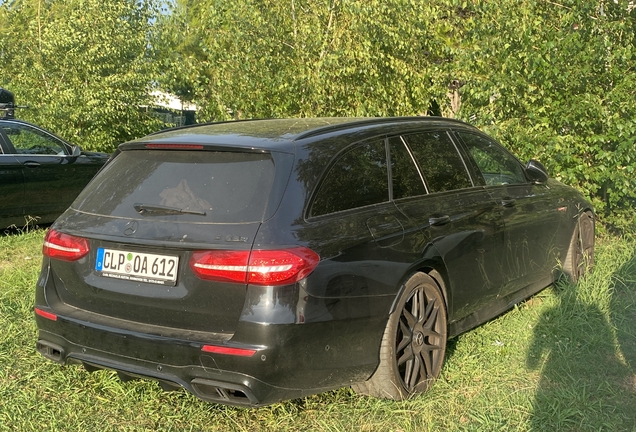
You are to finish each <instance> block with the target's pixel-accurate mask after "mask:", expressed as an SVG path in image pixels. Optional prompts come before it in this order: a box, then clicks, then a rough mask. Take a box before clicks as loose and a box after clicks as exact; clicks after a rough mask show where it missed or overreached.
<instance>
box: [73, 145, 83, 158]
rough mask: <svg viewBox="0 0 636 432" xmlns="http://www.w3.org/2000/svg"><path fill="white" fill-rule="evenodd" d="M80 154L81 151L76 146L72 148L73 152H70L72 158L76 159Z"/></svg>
mask: <svg viewBox="0 0 636 432" xmlns="http://www.w3.org/2000/svg"><path fill="white" fill-rule="evenodd" d="M81 154H82V149H81V148H80V146H78V145H74V146H73V151H72V152H71V156H72V157H78V156H79V155H81Z"/></svg>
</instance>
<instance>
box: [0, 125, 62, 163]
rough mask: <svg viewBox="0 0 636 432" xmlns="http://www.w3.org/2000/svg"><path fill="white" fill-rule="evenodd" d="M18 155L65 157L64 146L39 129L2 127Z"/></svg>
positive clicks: (13, 126) (24, 126) (19, 126)
mask: <svg viewBox="0 0 636 432" xmlns="http://www.w3.org/2000/svg"><path fill="white" fill-rule="evenodd" d="M2 130H3V131H4V133H5V134H6V135H7V136H8V137H9V140H10V141H11V144H13V147H14V148H15V152H16V153H18V154H31V155H65V154H66V151H65V149H64V145H63V144H62V143H61V142H59V141H58V140H56V139H55V138H53V137H51V136H49V135H47V134H45V133H44V132H41V131H39V130H37V129H34V128H31V127H28V126H26V125H21V124H8V125H2Z"/></svg>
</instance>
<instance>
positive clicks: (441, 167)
mask: <svg viewBox="0 0 636 432" xmlns="http://www.w3.org/2000/svg"><path fill="white" fill-rule="evenodd" d="M404 139H405V140H406V143H407V144H408V146H409V147H410V148H411V151H412V152H413V155H414V156H415V159H416V160H417V163H418V165H419V167H420V171H421V172H422V175H423V176H424V181H425V182H426V185H427V186H428V190H429V192H431V193H434V192H443V191H448V190H454V189H463V188H469V187H472V185H473V184H472V182H471V181H470V176H469V175H468V171H466V167H465V166H464V161H463V160H462V158H461V156H460V155H459V152H458V151H457V148H455V144H453V142H452V141H451V139H450V137H449V136H448V134H446V132H442V131H437V132H434V131H432V132H424V133H418V134H413V135H407V136H405V137H404Z"/></svg>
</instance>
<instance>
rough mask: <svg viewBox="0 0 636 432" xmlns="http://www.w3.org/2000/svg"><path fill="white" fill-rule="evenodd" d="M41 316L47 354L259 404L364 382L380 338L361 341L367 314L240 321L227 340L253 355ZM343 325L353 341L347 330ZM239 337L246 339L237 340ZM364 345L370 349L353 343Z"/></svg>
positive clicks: (214, 397) (41, 347) (230, 401)
mask: <svg viewBox="0 0 636 432" xmlns="http://www.w3.org/2000/svg"><path fill="white" fill-rule="evenodd" d="M36 321H37V323H38V327H39V337H38V342H37V348H38V351H39V352H40V353H41V354H42V355H43V356H44V357H46V358H48V359H49V360H52V361H55V362H58V363H60V364H73V363H81V364H83V365H84V366H85V367H86V368H87V370H89V371H91V370H95V369H111V370H115V371H117V372H118V373H119V376H120V378H122V380H124V381H126V380H127V379H129V378H131V377H133V378H149V379H153V380H157V381H159V382H160V383H161V384H162V387H163V388H164V389H172V388H177V387H182V388H185V389H186V390H188V391H189V392H191V393H193V394H194V395H195V396H197V397H199V398H200V399H203V400H205V401H209V402H217V403H223V404H227V405H236V406H252V407H256V406H263V405H267V404H271V403H274V402H278V401H280V400H283V399H293V398H299V397H304V396H307V395H310V394H314V393H320V392H323V391H327V390H330V389H334V388H338V387H342V386H346V385H350V384H352V383H355V382H360V381H363V380H365V379H367V378H368V377H369V376H370V375H371V373H372V372H373V370H374V369H375V367H376V365H377V363H375V360H374V359H375V358H377V357H376V356H375V355H374V351H377V343H373V344H370V343H369V342H370V341H361V340H360V339H359V337H358V336H359V335H360V333H359V332H358V331H356V329H359V330H360V331H362V330H364V333H367V334H368V325H369V322H368V320H365V321H364V323H363V322H360V323H353V322H351V321H347V322H331V323H316V324H309V325H293V324H292V325H271V324H270V325H259V324H254V323H241V325H240V326H239V327H240V329H239V332H237V333H235V335H234V338H233V339H232V340H230V341H227V342H226V343H224V344H223V345H226V346H232V347H239V348H249V349H255V350H256V352H255V354H254V355H252V356H249V357H241V356H233V355H225V354H212V353H208V352H203V351H202V350H201V348H202V346H203V345H205V344H206V343H205V342H201V341H194V340H181V339H176V338H166V337H160V336H156V335H149V334H144V333H137V332H133V331H129V330H125V331H124V330H121V329H117V328H114V327H106V326H103V325H95V324H92V323H90V322H88V321H80V320H77V319H73V318H69V317H64V316H61V315H57V320H55V321H52V320H50V319H46V318H43V317H41V316H38V315H36ZM338 324H339V325H340V326H342V328H338V327H339V325H338ZM345 328H347V329H348V330H349V332H348V335H349V336H353V337H354V338H355V339H357V342H356V343H352V340H351V339H349V337H343V336H346V335H347V332H346V331H343V330H344V329H345ZM240 335H243V337H241V336H240ZM237 337H238V338H239V339H241V340H244V341H245V342H236V339H237ZM253 341H258V343H259V345H255V344H253V343H250V342H253ZM361 342H362V344H360V343H361ZM365 342H366V343H365ZM216 344H217V345H218V341H217V342H216ZM363 345H366V350H368V351H367V352H360V351H361V350H360V349H356V348H355V347H356V346H357V347H362V346H363ZM374 345H376V346H374ZM352 348H353V351H352ZM356 351H358V352H357V354H356Z"/></svg>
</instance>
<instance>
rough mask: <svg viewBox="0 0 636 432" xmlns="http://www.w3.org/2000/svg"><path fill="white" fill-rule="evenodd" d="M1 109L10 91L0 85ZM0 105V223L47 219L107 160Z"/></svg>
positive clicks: (53, 218) (2, 226) (56, 213)
mask: <svg viewBox="0 0 636 432" xmlns="http://www.w3.org/2000/svg"><path fill="white" fill-rule="evenodd" d="M0 92H1V93H0V96H4V98H2V97H0V108H2V107H3V106H5V105H9V104H11V105H12V102H9V103H2V102H3V101H12V99H13V95H12V94H11V93H9V92H7V91H6V90H3V89H0ZM108 157H109V156H108V155H107V154H105V153H94V152H83V151H82V150H81V149H80V148H79V147H78V146H74V145H71V144H69V143H67V142H66V141H64V140H62V139H61V138H59V137H57V136H55V135H53V134H52V133H50V132H47V131H45V130H44V129H42V128H39V127H37V126H35V125H32V124H30V123H27V122H25V121H21V120H16V119H14V118H13V111H12V110H10V111H9V109H6V108H5V109H0V193H1V194H2V199H1V200H0V227H1V228H4V227H8V226H11V225H15V226H17V227H22V226H24V225H25V224H27V223H31V222H33V223H42V224H44V223H51V222H53V221H54V220H55V219H56V218H57V217H58V216H59V215H61V214H62V213H63V212H64V211H65V210H66V209H67V208H68V206H69V205H70V204H71V203H72V202H73V200H74V199H75V198H76V197H77V195H78V194H79V193H80V191H81V190H82V189H83V188H84V186H86V184H87V183H88V182H89V181H90V180H91V178H93V176H94V175H95V173H96V172H97V171H98V170H99V169H100V168H101V167H102V165H104V163H105V162H106V161H107V160H108Z"/></svg>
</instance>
